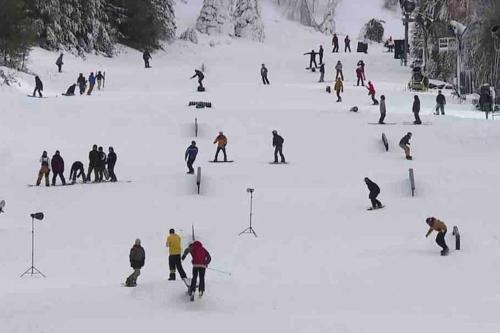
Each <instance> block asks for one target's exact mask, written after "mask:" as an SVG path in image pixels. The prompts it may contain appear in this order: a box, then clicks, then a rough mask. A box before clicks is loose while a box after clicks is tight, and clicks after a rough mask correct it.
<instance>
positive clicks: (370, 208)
mask: <svg viewBox="0 0 500 333" xmlns="http://www.w3.org/2000/svg"><path fill="white" fill-rule="evenodd" d="M384 207H385V206H384V205H382V206H380V207H378V208H373V207H369V208H367V209H366V210H378V209H382V208H384Z"/></svg>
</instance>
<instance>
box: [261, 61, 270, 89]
mask: <svg viewBox="0 0 500 333" xmlns="http://www.w3.org/2000/svg"><path fill="white" fill-rule="evenodd" d="M260 76H261V77H262V83H264V85H266V84H269V80H268V78H267V67H266V65H264V64H262V67H261V68H260Z"/></svg>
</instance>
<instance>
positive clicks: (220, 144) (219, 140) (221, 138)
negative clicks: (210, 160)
mask: <svg viewBox="0 0 500 333" xmlns="http://www.w3.org/2000/svg"><path fill="white" fill-rule="evenodd" d="M214 144H217V150H216V152H215V158H214V162H217V158H218V157H219V152H220V151H222V153H223V154H224V162H227V155H226V146H227V138H226V136H225V135H224V133H222V132H219V135H218V136H217V137H216V138H215V140H214Z"/></svg>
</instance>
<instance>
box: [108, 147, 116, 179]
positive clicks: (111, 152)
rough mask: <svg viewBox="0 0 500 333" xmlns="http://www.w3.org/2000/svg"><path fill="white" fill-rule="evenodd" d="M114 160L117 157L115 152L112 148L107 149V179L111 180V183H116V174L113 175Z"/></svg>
mask: <svg viewBox="0 0 500 333" xmlns="http://www.w3.org/2000/svg"><path fill="white" fill-rule="evenodd" d="M116 159H117V156H116V153H115V150H114V149H113V147H109V149H108V160H107V162H106V163H107V164H108V175H109V178H111V181H112V182H116V180H117V179H116V174H115V164H116Z"/></svg>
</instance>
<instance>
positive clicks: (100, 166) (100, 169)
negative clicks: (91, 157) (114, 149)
mask: <svg viewBox="0 0 500 333" xmlns="http://www.w3.org/2000/svg"><path fill="white" fill-rule="evenodd" d="M97 152H98V156H99V158H98V160H97V163H96V171H97V181H98V182H99V183H100V182H102V181H103V178H104V169H105V168H106V153H105V152H104V150H103V148H102V147H99V149H98V151H97Z"/></svg>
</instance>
